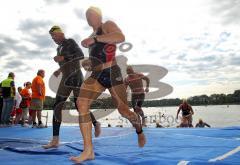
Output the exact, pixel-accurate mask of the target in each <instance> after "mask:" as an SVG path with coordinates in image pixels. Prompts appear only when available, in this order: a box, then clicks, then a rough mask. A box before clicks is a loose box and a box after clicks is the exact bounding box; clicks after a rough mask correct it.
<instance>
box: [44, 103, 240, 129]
mask: <svg viewBox="0 0 240 165" xmlns="http://www.w3.org/2000/svg"><path fill="white" fill-rule="evenodd" d="M177 109H178V107H177V106H175V107H149V108H145V107H144V108H143V111H144V113H145V116H147V119H146V120H147V126H148V127H154V126H155V122H156V121H157V122H160V124H161V125H163V126H165V127H176V126H177V125H178V124H179V122H180V119H178V120H176V119H175V117H176V113H177ZM193 110H194V115H193V125H195V124H196V123H197V122H198V119H199V118H201V119H202V120H203V121H204V122H206V123H208V124H209V125H211V127H228V126H239V125H240V105H229V106H228V105H210V106H193ZM92 111H93V112H94V114H95V116H96V118H98V121H100V122H101V125H102V127H107V125H108V124H110V125H111V126H112V127H114V126H117V125H123V126H124V127H130V126H131V125H130V123H129V122H128V121H127V120H126V119H124V118H122V117H121V116H120V115H119V113H118V111H117V110H92ZM46 113H48V125H51V121H52V115H53V111H51V110H47V111H43V115H46ZM109 113H110V114H109ZM69 115H72V116H70V119H69ZM77 115H78V113H77V111H76V110H70V111H63V121H64V122H63V125H78V123H77ZM67 116H68V117H67ZM179 116H181V113H180V114H179ZM66 118H68V119H66ZM69 120H70V121H72V122H71V123H69V122H68V121H69ZM45 121H46V120H45V118H43V122H45Z"/></svg>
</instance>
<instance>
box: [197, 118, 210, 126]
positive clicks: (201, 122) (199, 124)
mask: <svg viewBox="0 0 240 165" xmlns="http://www.w3.org/2000/svg"><path fill="white" fill-rule="evenodd" d="M205 126H207V127H209V128H210V127H211V126H210V125H209V124H207V123H205V122H203V120H202V119H199V121H198V123H197V124H196V126H195V127H198V128H204V127H205Z"/></svg>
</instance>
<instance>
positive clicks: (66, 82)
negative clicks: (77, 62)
mask: <svg viewBox="0 0 240 165" xmlns="http://www.w3.org/2000/svg"><path fill="white" fill-rule="evenodd" d="M82 82H83V75H82V72H80V71H78V72H74V73H72V74H71V75H67V74H63V77H62V79H61V82H60V84H59V86H58V90H57V95H58V96H62V97H69V96H70V94H71V92H72V91H73V95H74V97H78V96H79V93H80V87H81V85H82Z"/></svg>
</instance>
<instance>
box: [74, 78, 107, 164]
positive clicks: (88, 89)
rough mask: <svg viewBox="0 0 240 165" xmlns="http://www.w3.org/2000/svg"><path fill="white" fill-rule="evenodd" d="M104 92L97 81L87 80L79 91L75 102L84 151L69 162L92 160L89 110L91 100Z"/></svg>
mask: <svg viewBox="0 0 240 165" xmlns="http://www.w3.org/2000/svg"><path fill="white" fill-rule="evenodd" d="M103 91H104V88H103V87H102V86H101V85H100V84H99V83H98V82H97V80H95V79H92V78H91V77H90V78H88V79H87V80H86V81H85V82H84V83H83V85H82V86H81V89H80V96H79V97H78V100H77V106H78V110H79V125H80V130H81V133H82V136H83V141H84V149H83V152H82V153H81V154H80V156H77V157H74V156H73V157H71V158H70V160H72V161H74V162H75V163H81V162H83V161H86V160H92V159H94V157H95V156H94V151H93V144H92V131H91V130H92V121H91V116H90V113H89V108H90V105H91V103H92V101H93V100H95V99H97V98H98V96H99V95H100V94H101V93H102V92H103Z"/></svg>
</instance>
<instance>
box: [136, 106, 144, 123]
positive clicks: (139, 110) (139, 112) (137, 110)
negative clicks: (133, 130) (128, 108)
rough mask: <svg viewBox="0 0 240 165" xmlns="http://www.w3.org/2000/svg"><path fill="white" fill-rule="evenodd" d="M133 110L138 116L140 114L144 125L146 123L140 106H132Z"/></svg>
mask: <svg viewBox="0 0 240 165" xmlns="http://www.w3.org/2000/svg"><path fill="white" fill-rule="evenodd" d="M134 112H135V113H137V114H138V115H139V116H141V118H142V126H143V127H145V126H146V123H145V116H144V112H143V110H142V108H141V107H138V106H136V107H134Z"/></svg>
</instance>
